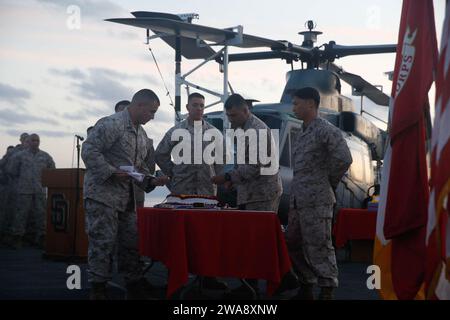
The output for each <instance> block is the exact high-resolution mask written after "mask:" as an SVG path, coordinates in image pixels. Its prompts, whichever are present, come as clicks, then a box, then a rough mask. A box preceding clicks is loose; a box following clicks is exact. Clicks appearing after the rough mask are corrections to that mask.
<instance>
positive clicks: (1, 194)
mask: <svg viewBox="0 0 450 320" xmlns="http://www.w3.org/2000/svg"><path fill="white" fill-rule="evenodd" d="M9 194H10V192H9V191H8V187H7V186H6V185H1V184H0V236H2V235H3V234H4V233H5V232H6V230H7V228H8V225H9V220H10V218H9V209H8V198H9Z"/></svg>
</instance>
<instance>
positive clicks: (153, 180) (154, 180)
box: [150, 176, 170, 187]
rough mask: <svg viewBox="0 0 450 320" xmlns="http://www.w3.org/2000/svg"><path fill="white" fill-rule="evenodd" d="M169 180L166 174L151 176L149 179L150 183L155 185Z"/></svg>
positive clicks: (164, 183)
mask: <svg viewBox="0 0 450 320" xmlns="http://www.w3.org/2000/svg"><path fill="white" fill-rule="evenodd" d="M169 181H170V178H169V177H168V176H161V177H157V178H153V179H152V180H151V181H150V184H151V185H152V186H155V187H157V186H164V185H166V184H168V183H169Z"/></svg>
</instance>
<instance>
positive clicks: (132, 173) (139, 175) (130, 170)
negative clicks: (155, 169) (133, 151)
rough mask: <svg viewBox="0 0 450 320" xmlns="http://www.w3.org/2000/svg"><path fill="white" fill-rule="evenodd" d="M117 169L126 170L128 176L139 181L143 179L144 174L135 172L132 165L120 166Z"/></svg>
mask: <svg viewBox="0 0 450 320" xmlns="http://www.w3.org/2000/svg"><path fill="white" fill-rule="evenodd" d="M119 169H120V170H122V171H124V172H126V173H127V174H128V175H129V176H130V177H132V178H133V179H135V180H137V181H139V182H142V181H144V177H145V174H142V173H139V172H137V171H136V168H135V167H134V166H120V167H119Z"/></svg>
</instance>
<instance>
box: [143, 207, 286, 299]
mask: <svg viewBox="0 0 450 320" xmlns="http://www.w3.org/2000/svg"><path fill="white" fill-rule="evenodd" d="M138 228H139V250H140V253H141V254H142V255H144V256H148V257H151V258H153V259H155V260H158V261H161V262H163V263H164V264H165V265H166V267H167V268H168V269H169V279H168V287H167V296H171V295H172V294H173V293H174V292H175V291H176V290H177V289H179V288H180V287H181V286H182V285H184V284H185V283H186V282H187V281H188V273H193V274H198V275H203V276H217V277H236V278H254V279H266V280H267V293H268V294H269V295H271V294H272V293H273V292H274V291H275V289H276V288H277V287H278V285H279V284H280V281H281V278H282V276H283V275H284V274H285V273H286V272H287V271H289V269H290V268H291V262H290V259H289V255H288V251H287V247H286V243H285V240H284V235H283V233H282V231H281V227H280V222H279V220H278V217H277V216H276V215H275V214H274V213H270V212H255V211H231V210H229V211H212V210H172V209H156V208H141V209H138Z"/></svg>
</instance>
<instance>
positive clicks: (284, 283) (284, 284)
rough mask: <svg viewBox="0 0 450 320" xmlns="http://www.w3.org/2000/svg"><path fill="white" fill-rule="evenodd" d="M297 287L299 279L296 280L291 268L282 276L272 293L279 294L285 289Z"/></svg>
mask: <svg viewBox="0 0 450 320" xmlns="http://www.w3.org/2000/svg"><path fill="white" fill-rule="evenodd" d="M298 287H300V281H299V280H298V277H297V275H296V274H295V273H294V272H293V271H292V270H291V271H288V272H287V273H286V274H285V275H284V276H283V278H282V279H281V282H280V285H279V286H278V289H277V290H276V291H275V292H274V295H279V294H282V293H283V292H285V291H289V290H294V289H297V288H298Z"/></svg>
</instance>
